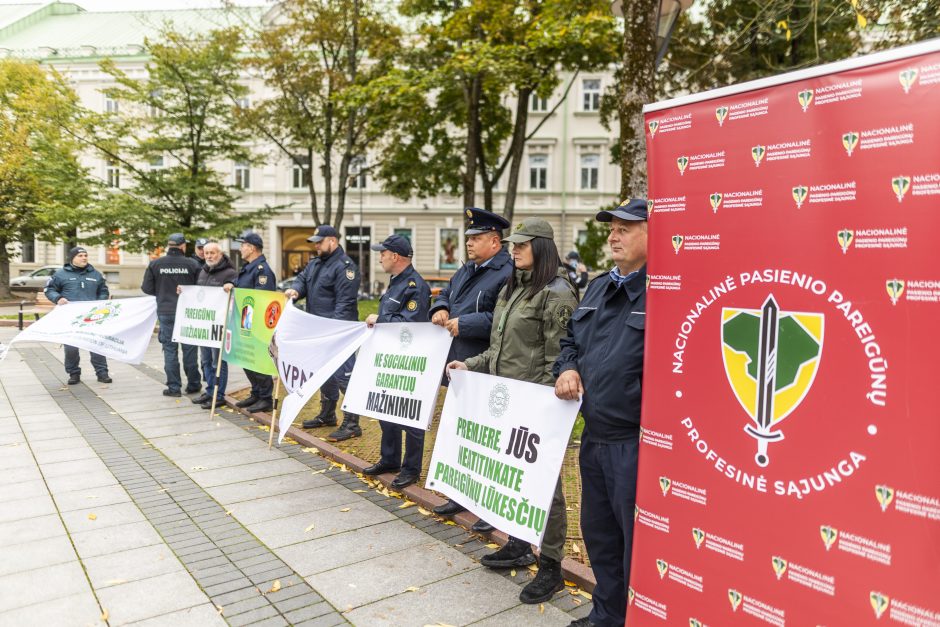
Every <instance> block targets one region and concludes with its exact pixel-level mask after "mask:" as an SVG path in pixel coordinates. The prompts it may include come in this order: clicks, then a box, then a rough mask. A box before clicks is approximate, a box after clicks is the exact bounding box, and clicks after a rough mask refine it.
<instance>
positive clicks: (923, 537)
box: [627, 40, 940, 627]
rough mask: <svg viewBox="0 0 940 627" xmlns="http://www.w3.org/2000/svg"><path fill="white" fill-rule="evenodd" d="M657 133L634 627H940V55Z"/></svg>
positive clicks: (808, 75) (707, 111) (657, 123)
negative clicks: (749, 626)
mask: <svg viewBox="0 0 940 627" xmlns="http://www.w3.org/2000/svg"><path fill="white" fill-rule="evenodd" d="M645 115H646V129H647V135H646V145H647V149H648V154H649V184H650V193H649V196H650V207H651V211H652V214H651V218H650V229H649V283H648V296H647V336H646V361H645V376H644V381H643V383H644V394H643V430H642V434H641V445H640V467H639V479H638V486H637V507H636V511H635V537H634V548H633V566H632V577H631V582H630V588H629V590H628V602H629V605H628V614H627V623H628V625H631V626H633V625H653V624H662V623H663V622H666V623H667V624H671V625H689V626H691V627H695V626H698V625H712V626H717V625H734V624H753V625H760V624H771V625H785V624H786V625H830V626H834V625H863V624H895V623H901V624H907V625H940V450H938V449H940V404H938V399H940V394H938V392H940V366H938V365H937V364H938V361H940V41H937V40H935V41H931V42H926V43H924V44H919V45H916V46H910V47H907V48H901V49H897V50H893V51H889V52H886V53H879V54H876V55H870V56H867V57H863V58H860V59H853V60H850V61H845V62H840V63H836V64H831V65H828V66H822V67H819V68H814V69H812V70H808V71H802V72H796V73H792V74H786V75H783V76H779V77H775V78H773V79H768V80H762V81H756V82H754V83H748V84H746V85H741V86H736V87H731V88H726V89H722V90H716V91H713V92H708V93H705V94H699V95H695V96H690V97H688V98H682V99H677V100H673V101H669V102H664V103H660V104H656V105H650V106H648V107H647V108H646V109H645Z"/></svg>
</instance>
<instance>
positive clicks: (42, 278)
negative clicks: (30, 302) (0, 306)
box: [10, 266, 62, 290]
mask: <svg viewBox="0 0 940 627" xmlns="http://www.w3.org/2000/svg"><path fill="white" fill-rule="evenodd" d="M61 267H62V266H43V267H41V268H38V269H36V270H33V271H32V272H30V273H29V274H21V275H20V276H18V277H14V278H12V279H10V287H11V288H12V289H21V290H41V289H42V288H44V287H46V281H48V280H49V277H51V276H52V275H53V274H55V271H56V270H58V269H59V268H61Z"/></svg>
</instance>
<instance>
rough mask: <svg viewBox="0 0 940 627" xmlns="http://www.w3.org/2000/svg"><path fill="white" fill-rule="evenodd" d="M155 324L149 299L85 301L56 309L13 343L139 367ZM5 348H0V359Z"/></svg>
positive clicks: (152, 302) (154, 307)
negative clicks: (48, 345) (77, 351)
mask: <svg viewBox="0 0 940 627" xmlns="http://www.w3.org/2000/svg"><path fill="white" fill-rule="evenodd" d="M156 322H157V299H156V298H154V297H153V296H140V297H138V298H122V299H119V300H85V301H76V302H72V303H68V304H65V305H56V306H55V308H54V309H53V310H52V311H50V312H49V313H47V314H46V315H45V316H43V317H42V318H40V319H39V320H37V321H36V322H34V323H33V324H31V325H30V326H29V327H27V328H26V329H25V330H24V331H22V332H21V333H20V334H19V335H17V336H16V337H14V338H13V339H12V340H11V341H10V344H13V342H53V343H55V344H65V345H67V346H74V347H76V348H84V349H85V350H88V351H91V352H93V353H98V354H99V355H104V356H105V357H108V358H109V359H114V360H117V361H124V362H127V363H129V364H139V363H140V361H141V359H143V356H144V352H145V351H146V350H147V345H148V344H149V343H150V338H151V337H153V328H154V325H155V324H156ZM7 350H9V346H6V347H4V350H3V357H5V356H6V352H7Z"/></svg>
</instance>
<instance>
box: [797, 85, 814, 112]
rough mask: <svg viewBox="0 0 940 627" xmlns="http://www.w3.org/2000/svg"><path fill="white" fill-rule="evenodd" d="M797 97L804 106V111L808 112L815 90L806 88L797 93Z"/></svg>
mask: <svg viewBox="0 0 940 627" xmlns="http://www.w3.org/2000/svg"><path fill="white" fill-rule="evenodd" d="M796 99H797V100H798V101H799V102H800V106H801V107H803V113H806V110H807V109H809V105H810V103H811V102H813V90H812V89H804V90H803V91H801V92H800V93H798V94H797V95H796Z"/></svg>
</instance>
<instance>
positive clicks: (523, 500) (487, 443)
mask: <svg viewBox="0 0 940 627" xmlns="http://www.w3.org/2000/svg"><path fill="white" fill-rule="evenodd" d="M580 407H581V402H580V401H562V400H559V399H558V398H557V397H556V396H555V390H554V388H551V387H549V386H546V385H538V384H535V383H527V382H525V381H516V380H514V379H505V378H503V377H494V376H492V375H488V374H481V373H478V372H468V371H466V370H453V371H451V380H450V387H448V388H447V397H446V398H445V400H444V411H443V413H442V414H441V424H440V425H439V426H438V431H437V441H436V442H435V443H434V452H433V454H432V455H431V465H430V467H429V468H428V478H427V482H426V487H427V488H428V489H431V490H436V491H438V492H440V493H442V494H444V495H445V496H447V497H449V498H451V499H453V500H455V501H457V502H458V503H460V504H461V505H463V506H464V507H466V508H467V509H468V510H470V511H471V512H473V513H474V514H476V515H477V516H479V517H480V518H482V519H483V520H485V521H487V522H488V523H490V524H491V525H493V526H494V527H496V528H497V529H499V530H500V531H504V532H506V533H508V534H510V535H513V536H516V537H517V538H521V539H523V540H526V541H528V542H531V543H532V544H536V545H540V544H541V543H542V536H543V535H544V533H545V524H546V522H547V520H548V510H549V508H550V507H551V504H552V496H553V495H554V493H555V484H556V483H557V482H558V475H559V472H560V471H561V463H562V461H563V460H564V457H565V449H566V448H567V446H568V438H569V436H570V435H571V428H572V427H573V426H574V420H575V418H576V417H577V415H578V409H579V408H580Z"/></svg>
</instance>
